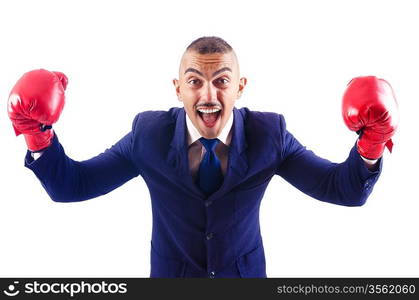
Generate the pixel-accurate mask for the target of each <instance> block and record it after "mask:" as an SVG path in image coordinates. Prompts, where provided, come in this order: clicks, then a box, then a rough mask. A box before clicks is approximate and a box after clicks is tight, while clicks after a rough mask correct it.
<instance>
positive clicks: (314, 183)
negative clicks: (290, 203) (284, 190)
mask: <svg viewBox="0 0 419 300" xmlns="http://www.w3.org/2000/svg"><path fill="white" fill-rule="evenodd" d="M173 83H174V86H175V89H176V94H177V96H178V99H179V100H180V101H182V102H183V105H184V107H183V108H171V109H170V110H169V111H146V112H142V113H139V114H138V115H137V116H136V117H135V119H134V122H133V125H132V131H131V132H129V133H128V134H127V135H125V136H124V137H123V138H122V139H121V140H120V141H118V142H117V143H116V144H115V145H113V146H112V147H111V148H110V149H107V150H106V151H105V152H104V153H101V154H99V155H98V156H96V157H93V158H91V159H89V160H86V161H81V162H78V161H74V160H72V159H70V158H69V157H68V156H66V154H65V152H64V149H63V147H62V145H61V144H60V143H59V140H58V137H57V135H56V134H55V133H54V131H53V129H52V127H51V125H52V124H53V123H55V122H56V121H57V120H58V118H59V115H60V113H61V111H62V109H63V106H64V90H65V88H66V86H67V78H66V77H65V75H64V74H63V73H60V72H49V71H46V70H42V69H41V70H35V71H31V72H28V73H26V74H24V76H23V77H22V78H21V79H20V80H19V81H18V82H17V83H16V85H15V87H14V88H13V90H12V92H11V94H10V97H9V106H8V112H9V117H10V119H11V120H12V124H13V126H14V129H15V131H16V134H20V133H23V134H24V136H25V139H26V142H27V145H28V149H29V151H28V153H27V155H26V158H25V166H26V167H28V168H29V169H31V170H32V171H33V172H34V173H35V175H36V176H37V177H38V178H39V180H40V181H41V183H42V185H43V186H44V188H45V189H46V191H47V193H48V194H49V196H50V197H51V198H52V199H53V200H54V201H59V202H73V201H82V200H86V199H90V198H93V197H97V196H100V195H103V194H106V193H108V192H110V191H112V190H113V189H115V188H117V187H119V186H120V185H122V184H123V183H125V182H127V181H128V180H130V179H132V178H133V177H136V176H138V175H141V176H142V177H143V179H144V180H145V182H146V184H147V186H148V188H149V191H150V195H151V201H152V212H153V230H152V243H151V274H150V276H151V277H211V278H214V277H266V271H265V257H264V250H263V244H262V238H261V234H260V228H259V206H260V201H261V200H262V197H263V194H264V191H265V189H266V187H267V185H268V183H269V181H270V180H271V178H272V177H273V176H274V175H275V174H277V175H280V176H282V177H283V178H285V179H286V180H287V181H288V182H290V183H291V184H292V185H294V186H295V187H297V188H298V189H300V190H301V191H303V192H304V193H306V194H308V195H310V196H312V197H314V198H316V199H319V200H322V201H326V202H330V203H334V204H339V205H346V206H359V205H362V204H363V203H364V202H365V200H366V199H367V197H368V196H369V194H370V193H371V191H372V188H373V186H374V184H375V182H376V181H377V179H378V177H379V174H380V172H381V165H382V159H381V156H382V154H383V151H384V147H385V145H387V146H388V147H389V149H391V140H390V138H391V136H392V135H393V134H394V132H395V130H396V125H397V106H396V102H395V99H394V95H393V93H392V90H391V87H390V85H389V84H388V83H387V82H386V81H384V80H382V79H378V78H376V77H373V76H368V77H358V78H355V79H353V80H352V81H351V82H350V83H349V84H348V87H347V90H346V92H345V95H344V98H343V106H342V112H343V117H344V120H345V122H346V124H347V125H348V127H349V128H350V129H351V130H354V131H358V133H359V138H358V140H357V143H356V145H355V146H354V147H353V148H352V149H351V150H350V153H349V156H348V158H347V159H346V160H345V161H344V162H343V163H339V164H337V163H332V162H330V161H328V160H325V159H322V158H320V157H317V156H316V155H315V154H314V153H313V152H311V151H308V150H306V149H305V147H303V146H302V145H301V144H300V143H299V142H298V141H297V140H296V139H295V138H294V137H293V136H292V134H291V133H289V132H288V131H287V129H286V126H285V121H284V118H283V116H282V115H279V114H276V113H262V112H255V111H251V110H249V109H247V108H242V109H236V108H235V107H234V104H235V101H236V100H237V99H238V98H240V96H241V94H242V93H243V90H244V88H245V86H246V78H244V77H242V78H240V76H239V65H238V61H237V57H236V55H235V52H234V51H233V49H232V48H231V46H230V45H229V44H228V43H226V42H225V41H224V40H222V39H221V38H218V37H203V38H199V39H197V40H195V41H194V42H192V43H191V45H190V46H189V47H188V48H187V49H186V51H185V53H184V55H183V57H182V60H181V64H180V69H179V79H175V80H174V81H173Z"/></svg>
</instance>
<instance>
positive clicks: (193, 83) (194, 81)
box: [188, 79, 201, 85]
mask: <svg viewBox="0 0 419 300" xmlns="http://www.w3.org/2000/svg"><path fill="white" fill-rule="evenodd" d="M200 83H201V80H199V79H191V80H189V81H188V84H190V85H198V84H200Z"/></svg>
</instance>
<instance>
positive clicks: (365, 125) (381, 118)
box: [342, 76, 399, 159]
mask: <svg viewBox="0 0 419 300" xmlns="http://www.w3.org/2000/svg"><path fill="white" fill-rule="evenodd" d="M342 116H343V120H344V121H345V124H346V126H348V128H349V129H350V130H353V131H356V132H357V133H359V137H358V141H357V149H358V152H359V154H361V155H362V156H363V157H365V158H367V159H378V158H380V157H381V156H382V155H383V152H384V148H385V147H386V146H387V148H388V150H389V151H390V152H391V151H392V147H393V142H392V141H391V137H392V136H393V135H394V133H395V131H396V129H397V124H398V121H399V113H398V106H397V101H396V98H395V96H394V92H393V89H392V88H391V86H390V84H389V83H388V82H387V81H385V80H384V79H380V78H377V77H375V76H364V77H356V78H354V79H352V80H351V81H350V82H349V83H348V86H347V88H346V91H345V93H344V95H343V101H342Z"/></svg>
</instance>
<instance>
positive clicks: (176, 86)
mask: <svg viewBox="0 0 419 300" xmlns="http://www.w3.org/2000/svg"><path fill="white" fill-rule="evenodd" d="M173 85H174V86H175V91H176V96H177V98H178V100H179V101H181V102H182V98H181V97H180V86H179V80H177V79H176V78H175V79H173Z"/></svg>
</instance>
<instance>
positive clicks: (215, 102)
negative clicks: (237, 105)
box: [195, 100, 223, 108]
mask: <svg viewBox="0 0 419 300" xmlns="http://www.w3.org/2000/svg"><path fill="white" fill-rule="evenodd" d="M202 106H205V107H214V106H219V107H223V106H222V105H221V102H220V101H218V100H214V101H211V102H204V101H202V102H198V103H197V104H195V108H197V107H202Z"/></svg>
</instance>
